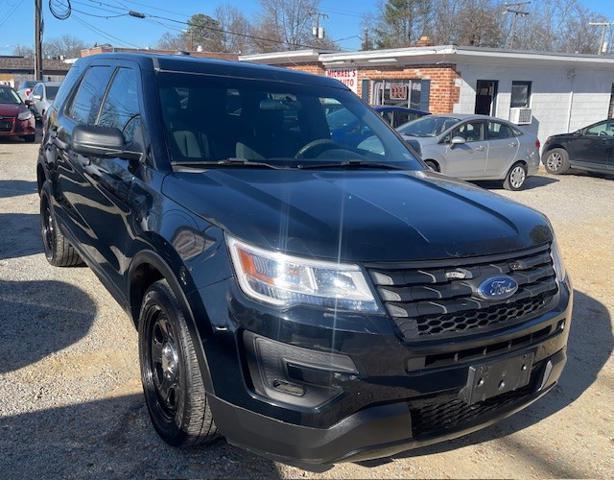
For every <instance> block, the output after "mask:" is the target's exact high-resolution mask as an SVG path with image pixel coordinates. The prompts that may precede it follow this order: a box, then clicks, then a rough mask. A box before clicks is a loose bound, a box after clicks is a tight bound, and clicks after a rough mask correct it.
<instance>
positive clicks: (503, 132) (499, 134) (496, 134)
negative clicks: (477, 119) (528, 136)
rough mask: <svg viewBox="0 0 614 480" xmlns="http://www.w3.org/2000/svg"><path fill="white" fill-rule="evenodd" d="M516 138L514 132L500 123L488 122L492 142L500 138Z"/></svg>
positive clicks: (489, 136)
mask: <svg viewBox="0 0 614 480" xmlns="http://www.w3.org/2000/svg"><path fill="white" fill-rule="evenodd" d="M513 136H514V131H513V130H512V129H511V128H510V127H508V126H507V125H504V124H503V123H499V122H488V138H489V139H491V140H497V139H499V138H509V137H513Z"/></svg>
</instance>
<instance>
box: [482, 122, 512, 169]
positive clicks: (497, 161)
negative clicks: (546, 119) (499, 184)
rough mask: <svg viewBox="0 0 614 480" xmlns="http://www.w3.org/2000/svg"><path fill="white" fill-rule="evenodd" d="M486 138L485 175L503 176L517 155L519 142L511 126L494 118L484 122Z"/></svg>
mask: <svg viewBox="0 0 614 480" xmlns="http://www.w3.org/2000/svg"><path fill="white" fill-rule="evenodd" d="M486 138H487V139H488V159H487V162H486V172H485V176H486V177H488V178H491V177H492V178H503V177H504V176H505V173H506V172H507V171H508V170H509V168H510V167H511V166H512V164H513V163H514V161H515V159H516V157H517V155H518V149H519V147H520V142H519V140H518V138H517V137H516V136H515V135H514V131H513V130H512V128H511V127H509V126H508V125H506V124H505V123H502V122H497V121H494V120H489V121H487V122H486Z"/></svg>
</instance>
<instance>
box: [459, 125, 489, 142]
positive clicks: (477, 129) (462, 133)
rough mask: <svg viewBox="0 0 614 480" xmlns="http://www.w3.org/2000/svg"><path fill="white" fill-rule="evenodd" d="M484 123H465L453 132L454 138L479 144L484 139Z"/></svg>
mask: <svg viewBox="0 0 614 480" xmlns="http://www.w3.org/2000/svg"><path fill="white" fill-rule="evenodd" d="M483 130H484V122H481V121H473V122H467V123H463V124H462V125H461V126H460V127H458V128H457V129H456V130H454V131H453V132H452V135H451V136H452V137H463V138H464V139H465V140H466V141H467V142H479V141H480V140H483V139H484V132H483Z"/></svg>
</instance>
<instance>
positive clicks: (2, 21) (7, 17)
mask: <svg viewBox="0 0 614 480" xmlns="http://www.w3.org/2000/svg"><path fill="white" fill-rule="evenodd" d="M22 3H23V0H19V1H18V2H17V3H15V5H13V8H12V9H11V10H9V12H8V13H7V14H6V15H5V16H4V18H3V19H2V20H0V27H1V26H2V25H4V24H5V23H6V22H8V20H9V19H10V18H11V17H12V16H13V14H14V13H15V12H16V11H17V10H18V9H19V7H21V4H22Z"/></svg>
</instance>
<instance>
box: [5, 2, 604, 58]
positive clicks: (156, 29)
mask: <svg viewBox="0 0 614 480" xmlns="http://www.w3.org/2000/svg"><path fill="white" fill-rule="evenodd" d="M535 1H539V0H535ZM224 3H233V4H234V5H236V6H237V7H238V8H239V9H241V10H242V11H243V12H244V13H245V14H246V15H247V16H248V17H249V18H252V17H253V16H254V15H255V14H256V12H257V11H258V2H257V0H234V1H230V0H228V1H224V0H219V1H218V0H209V1H205V0H181V1H178V0H174V1H168V0H72V4H73V8H74V9H75V10H80V11H82V12H91V13H94V12H97V13H102V14H103V15H106V14H108V15H113V13H112V12H118V13H120V12H119V10H117V9H118V8H119V9H122V8H123V9H124V10H126V8H125V7H129V9H133V10H142V11H144V12H147V13H152V14H158V15H161V16H164V17H170V18H175V19H178V20H185V19H187V18H188V17H189V16H190V15H191V14H193V13H196V12H204V13H207V14H213V12H214V10H215V8H216V6H218V5H220V4H224ZM583 3H584V4H585V5H586V6H587V7H589V8H591V9H593V10H595V11H597V12H599V13H601V14H603V15H605V16H606V17H608V18H610V19H612V18H614V1H612V0H583ZM33 4H34V1H33V0H0V54H10V53H11V52H12V51H13V48H14V47H15V45H16V44H21V45H32V43H33V40H32V39H33V26H32V25H33V21H32V18H33V15H34V13H33ZM174 5H177V8H175V7H174ZM376 5H377V0H323V1H322V3H321V9H322V11H323V12H324V13H326V14H328V16H329V17H328V19H327V20H325V23H324V26H325V27H326V28H327V32H328V35H329V36H330V37H331V38H333V39H343V40H342V41H340V42H339V43H340V45H341V46H342V47H343V48H347V49H355V48H358V46H359V45H360V40H359V39H358V36H359V35H360V23H361V16H362V15H363V14H364V13H368V12H370V11H373V10H374V9H375V6H376ZM112 6H115V8H111V7H112ZM43 9H44V13H43V15H44V20H45V31H44V36H45V38H46V39H50V38H54V37H58V36H61V35H64V34H70V35H74V36H76V37H78V38H81V39H82V40H84V41H85V42H86V43H89V44H94V43H95V42H98V43H112V44H114V45H117V46H119V45H124V46H139V47H147V46H151V47H153V46H155V44H156V43H157V41H158V39H159V38H160V36H161V35H162V34H163V33H164V32H166V31H169V30H170V28H168V27H167V26H164V25H160V24H158V23H155V22H153V21H144V20H139V19H136V18H132V17H119V18H111V19H105V18H96V17H91V16H87V15H84V14H83V13H78V12H76V11H75V12H74V14H73V16H72V17H71V18H69V19H68V20H63V21H62V20H57V19H55V18H54V17H53V16H52V15H51V13H50V12H49V7H48V1H47V0H43ZM100 9H106V13H105V12H103V11H101V10H100ZM165 23H166V22H165ZM169 25H173V24H172V23H171V24H169ZM173 28H181V25H175V26H174V27H173Z"/></svg>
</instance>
